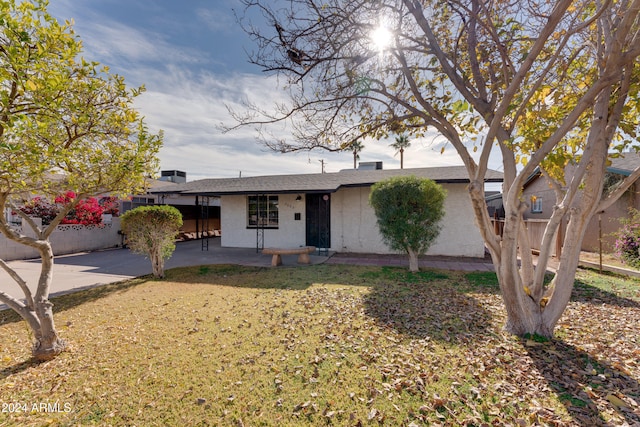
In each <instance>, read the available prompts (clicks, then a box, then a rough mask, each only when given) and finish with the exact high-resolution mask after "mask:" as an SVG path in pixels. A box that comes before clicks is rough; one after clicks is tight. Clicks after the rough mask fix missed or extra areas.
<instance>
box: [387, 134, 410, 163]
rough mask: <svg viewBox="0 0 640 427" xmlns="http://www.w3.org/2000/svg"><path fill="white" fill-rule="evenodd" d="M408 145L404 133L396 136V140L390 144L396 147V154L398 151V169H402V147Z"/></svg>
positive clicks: (407, 139)
mask: <svg viewBox="0 0 640 427" xmlns="http://www.w3.org/2000/svg"><path fill="white" fill-rule="evenodd" d="M410 146H411V142H409V137H408V136H407V135H405V134H402V135H398V136H396V142H394V143H393V144H391V147H393V148H395V149H396V154H398V153H400V169H404V149H405V148H409V147H410Z"/></svg>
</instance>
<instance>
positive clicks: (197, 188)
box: [150, 166, 503, 196]
mask: <svg viewBox="0 0 640 427" xmlns="http://www.w3.org/2000/svg"><path fill="white" fill-rule="evenodd" d="M411 175H414V176H416V177H419V178H429V179H432V180H434V181H435V182H437V183H440V184H443V183H468V182H469V175H468V173H467V170H466V168H465V167H464V166H446V167H434V168H415V169H381V170H355V169H354V170H346V171H341V172H334V173H322V174H301V175H267V176H256V177H245V178H216V179H201V180H198V181H191V182H187V183H184V184H178V185H177V186H171V187H162V188H155V189H152V190H150V193H181V194H191V195H196V194H198V195H207V196H222V195H230V194H282V193H314V192H315V193H321V192H335V191H337V190H338V189H339V188H341V187H367V186H370V185H373V184H375V183H376V182H378V181H382V180H384V179H387V178H391V177H394V176H411ZM502 180H503V177H502V172H498V171H494V170H488V171H487V174H486V179H485V182H502Z"/></svg>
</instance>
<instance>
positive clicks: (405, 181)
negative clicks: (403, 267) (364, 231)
mask: <svg viewBox="0 0 640 427" xmlns="http://www.w3.org/2000/svg"><path fill="white" fill-rule="evenodd" d="M446 196H447V193H446V191H445V190H444V189H443V188H442V187H441V186H440V185H438V184H436V183H435V182H434V181H432V180H430V179H420V178H416V177H415V176H398V177H394V178H390V179H387V180H384V181H380V182H378V183H377V184H375V185H373V187H371V194H370V195H369V203H370V204H371V206H372V207H373V209H374V210H375V212H376V216H377V217H378V226H379V227H380V233H382V238H383V239H384V241H385V243H387V244H388V245H389V247H390V248H391V249H393V250H397V251H403V252H406V253H407V254H409V270H411V271H418V256H419V255H422V254H424V253H425V252H427V250H428V249H429V247H430V246H431V244H432V243H433V241H434V240H435V239H436V238H437V237H438V235H439V234H440V220H441V219H442V217H443V216H444V199H445V198H446Z"/></svg>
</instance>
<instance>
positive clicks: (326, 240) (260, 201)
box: [172, 166, 502, 257]
mask: <svg viewBox="0 0 640 427" xmlns="http://www.w3.org/2000/svg"><path fill="white" fill-rule="evenodd" d="M398 175H406V176H410V175H414V176H416V177H420V178H429V179H432V180H434V181H436V182H437V183H439V184H440V185H442V186H443V187H444V188H445V189H446V190H447V198H446V200H445V212H446V213H445V216H444V219H443V220H442V231H441V233H440V236H439V237H438V239H437V240H436V242H435V243H434V244H433V245H432V246H431V248H430V249H429V251H428V252H427V255H447V256H463V257H482V256H484V242H483V240H482V237H481V236H480V232H479V231H478V229H477V227H476V225H475V219H474V215H473V209H472V207H471V200H470V198H469V194H468V192H467V185H468V183H469V179H468V175H467V173H466V169H465V168H464V167H463V166H452V167H436V168H417V169H388V170H380V169H379V170H347V171H341V172H335V173H325V174H303V175H277V176H260V177H245V178H221V179H205V180H198V181H192V182H187V183H185V184H180V185H178V186H175V188H173V189H172V191H176V192H179V193H180V194H181V195H182V196H186V195H200V196H208V197H219V198H220V223H221V231H222V236H221V246H222V247H245V248H257V249H260V248H264V247H299V246H316V247H318V248H323V249H327V250H329V251H335V252H354V253H377V254H387V253H393V251H391V250H390V249H389V248H388V247H387V245H386V244H385V243H384V242H383V241H382V237H381V235H380V232H379V230H378V225H377V223H376V216H375V213H374V211H373V208H372V207H371V206H370V205H369V192H370V191H371V186H372V185H373V184H374V183H376V182H378V181H381V180H384V179H387V178H390V177H393V176H398ZM501 181H502V173H500V172H496V171H489V172H488V174H487V182H501Z"/></svg>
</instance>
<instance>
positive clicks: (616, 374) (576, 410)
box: [523, 339, 640, 426]
mask: <svg viewBox="0 0 640 427" xmlns="http://www.w3.org/2000/svg"><path fill="white" fill-rule="evenodd" d="M523 345H524V347H525V348H526V349H527V352H528V354H529V356H530V357H531V359H532V360H533V362H534V365H535V366H536V368H537V370H538V371H539V372H540V373H541V374H542V375H543V376H544V378H545V380H546V382H547V384H548V385H549V388H550V389H551V390H553V391H554V392H555V393H556V394H557V395H558V397H559V399H560V401H561V402H562V403H563V404H564V405H565V407H566V408H567V411H568V412H569V414H570V415H571V417H572V418H573V419H574V420H575V421H576V424H577V425H584V426H605V425H606V426H608V425H612V424H611V422H612V421H610V420H609V419H608V417H607V415H606V414H607V413H615V412H617V413H618V414H619V415H620V416H621V417H622V418H623V419H624V420H625V421H626V422H627V424H625V425H640V409H639V408H637V407H636V408H635V410H634V409H633V408H632V406H631V404H630V403H629V402H628V400H627V401H625V399H627V398H631V399H633V400H634V401H636V402H638V401H639V400H640V383H638V380H637V379H634V378H632V377H631V376H630V375H629V374H628V373H626V372H623V371H621V370H619V369H616V368H615V367H614V366H612V365H610V364H609V363H607V362H604V361H602V360H597V359H594V358H593V357H591V356H590V355H589V354H588V353H586V352H584V351H582V350H580V349H578V348H576V347H574V346H572V345H571V344H567V343H565V342H563V341H559V340H551V341H546V342H534V341H532V340H524V339H523Z"/></svg>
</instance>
